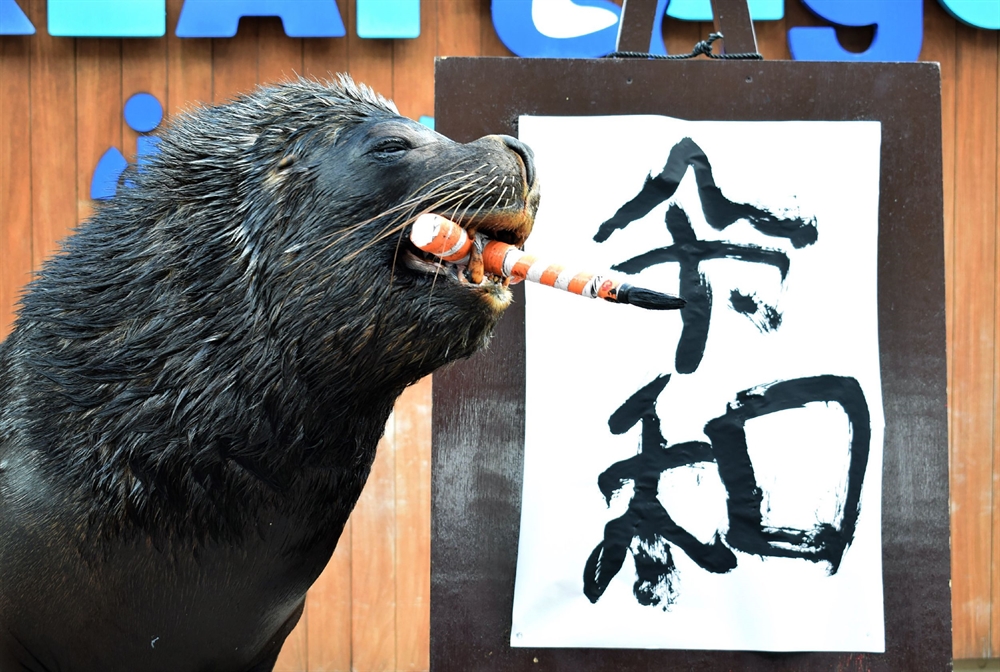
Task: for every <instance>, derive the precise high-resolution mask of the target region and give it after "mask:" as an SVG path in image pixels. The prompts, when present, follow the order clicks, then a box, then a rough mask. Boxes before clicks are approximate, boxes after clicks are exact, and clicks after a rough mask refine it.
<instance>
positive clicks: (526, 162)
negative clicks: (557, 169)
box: [497, 135, 536, 191]
mask: <svg viewBox="0 0 1000 672" xmlns="http://www.w3.org/2000/svg"><path fill="white" fill-rule="evenodd" d="M497 137H499V138H500V140H501V141H502V142H503V144H505V145H506V146H507V149H509V150H510V151H512V152H514V153H515V154H517V156H518V157H519V158H520V159H521V166H522V167H523V168H524V184H525V186H526V187H527V188H528V190H529V191H530V190H531V189H532V188H534V187H535V178H536V173H535V153H534V152H533V151H531V147H528V146H527V145H526V144H524V143H523V142H521V141H520V140H518V139H517V138H512V137H510V136H509V135H500V136H497Z"/></svg>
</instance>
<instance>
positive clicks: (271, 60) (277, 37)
mask: <svg viewBox="0 0 1000 672" xmlns="http://www.w3.org/2000/svg"><path fill="white" fill-rule="evenodd" d="M259 21H260V25H259V26H258V40H259V44H258V51H257V83H258V84H275V83H278V82H286V81H289V80H292V79H295V77H296V76H298V75H301V74H302V49H303V46H302V42H303V40H302V39H301V38H293V37H288V36H287V35H285V29H284V27H283V26H282V24H281V20H280V19H278V18H271V17H268V18H261V19H259Z"/></svg>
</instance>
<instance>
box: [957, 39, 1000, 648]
mask: <svg viewBox="0 0 1000 672" xmlns="http://www.w3.org/2000/svg"><path fill="white" fill-rule="evenodd" d="M957 30H958V33H957V35H958V49H957V60H956V67H955V80H956V81H955V96H956V110H957V117H956V122H957V127H958V129H959V132H958V134H957V136H956V139H955V152H956V164H955V192H954V199H955V203H957V204H960V209H959V210H958V212H956V217H955V220H954V231H955V242H954V251H953V254H954V268H955V269H956V274H955V277H954V298H955V300H954V307H955V309H954V318H953V319H954V326H953V341H952V342H953V354H952V366H953V372H954V373H953V379H952V382H953V389H952V404H953V406H952V420H953V422H952V426H951V432H952V441H951V448H952V451H951V468H952V488H953V489H952V493H951V495H952V512H953V518H952V521H953V528H952V543H951V551H952V576H953V581H952V604H953V613H954V618H955V621H956V622H959V623H962V624H963V626H962V627H963V631H958V630H956V631H955V633H954V637H955V642H954V647H955V656H956V657H959V658H986V657H988V656H989V655H990V653H991V647H990V619H991V605H990V594H991V593H990V574H991V571H990V562H991V552H992V543H991V539H990V535H991V531H992V515H993V501H992V491H991V486H992V474H993V445H994V417H993V412H994V379H995V367H996V362H995V342H996V334H995V331H996V319H995V312H994V311H995V310H996V290H995V287H996V282H997V267H996V244H997V235H996V228H995V227H996V206H995V202H994V200H993V199H994V198H995V196H992V195H994V194H995V193H996V179H997V176H996V151H997V149H996V144H997V142H996V141H997V103H996V85H997V84H996V82H997V36H996V33H990V32H988V31H984V30H976V29H973V28H970V27H967V26H965V25H959V26H958V27H957ZM986 194H990V195H991V196H986Z"/></svg>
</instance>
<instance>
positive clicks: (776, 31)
mask: <svg viewBox="0 0 1000 672" xmlns="http://www.w3.org/2000/svg"><path fill="white" fill-rule="evenodd" d="M753 28H754V32H755V33H756V34H757V51H759V52H760V53H761V54H762V55H763V56H764V58H765V59H766V60H768V61H787V60H789V59H791V57H792V55H791V52H789V51H788V37H787V35H788V28H787V26H786V23H785V19H782V20H781V21H754V24H753Z"/></svg>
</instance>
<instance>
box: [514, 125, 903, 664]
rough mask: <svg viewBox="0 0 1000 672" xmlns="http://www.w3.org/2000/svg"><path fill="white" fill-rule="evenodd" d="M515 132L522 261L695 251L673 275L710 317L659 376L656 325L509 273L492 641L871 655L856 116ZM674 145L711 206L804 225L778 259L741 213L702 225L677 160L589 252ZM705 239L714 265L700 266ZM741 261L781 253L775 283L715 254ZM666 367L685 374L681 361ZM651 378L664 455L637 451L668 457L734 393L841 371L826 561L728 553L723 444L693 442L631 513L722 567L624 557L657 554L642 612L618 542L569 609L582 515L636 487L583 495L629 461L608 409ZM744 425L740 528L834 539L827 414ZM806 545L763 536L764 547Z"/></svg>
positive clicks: (678, 329)
mask: <svg viewBox="0 0 1000 672" xmlns="http://www.w3.org/2000/svg"><path fill="white" fill-rule="evenodd" d="M520 137H521V139H522V140H524V141H525V142H526V143H527V144H528V145H530V146H531V147H532V148H533V150H534V151H535V154H536V159H537V168H538V172H539V175H540V179H541V181H542V201H541V208H540V210H539V213H538V218H537V221H536V226H535V231H534V232H533V233H532V235H531V238H530V239H529V241H528V244H527V246H526V249H527V250H528V251H529V252H531V253H533V254H537V255H540V256H544V257H545V258H548V259H551V260H552V261H556V262H562V263H564V264H573V265H574V266H581V267H586V268H591V269H594V270H600V269H605V268H610V267H611V266H612V265H614V264H617V263H620V262H623V261H625V260H627V259H630V258H633V257H635V256H637V255H640V254H642V253H645V252H648V251H650V250H653V249H658V248H671V246H674V247H673V248H671V249H672V250H673V252H671V254H678V255H679V254H682V253H688V254H689V255H690V254H695V256H697V254H702V257H705V256H706V255H708V253H707V252H705V251H704V249H702V251H701V252H698V250H699V249H701V248H699V247H698V246H699V245H701V246H702V247H703V248H704V247H705V245H704V242H703V241H718V242H717V244H716V245H715V247H714V248H713V249H715V250H716V251H717V256H716V257H713V258H704V259H703V260H701V261H700V263H698V264H697V270H698V271H699V272H700V273H703V274H704V275H705V282H706V283H707V284H708V285H709V286H710V287H711V294H712V306H711V310H710V320H709V329H708V335H707V340H705V345H704V353H703V356H702V358H701V360H700V362H697V365H696V366H694V367H693V370H691V371H689V372H678V370H677V360H676V357H675V355H676V350H677V347H678V342H679V339H680V338H681V334H682V322H681V314H680V313H679V312H677V311H665V312H655V311H647V310H642V309H639V308H636V307H632V306H621V305H613V304H610V303H607V302H604V301H601V300H591V299H585V298H582V297H577V296H572V295H569V294H566V293H564V292H560V291H557V290H555V289H551V288H548V287H542V286H538V285H531V284H530V283H529V286H528V287H527V290H526V291H527V297H526V302H527V305H526V310H527V314H526V329H527V334H526V341H527V392H526V396H527V399H526V402H527V411H526V412H527V417H526V420H525V424H526V427H525V431H526V437H525V459H524V496H523V502H522V515H521V530H520V542H519V548H518V562H517V578H516V585H515V591H514V612H513V621H512V634H511V645H512V646H531V647H538V646H540V647H622V648H678V649H730V650H762V651H858V652H881V651H884V623H883V608H882V569H881V534H880V530H881V471H882V444H883V433H884V417H883V412H882V396H881V381H880V375H879V357H878V323H877V296H876V288H877V278H876V253H877V233H878V219H877V216H878V183H879V149H880V138H881V129H880V125H879V124H878V123H877V122H688V121H682V120H677V119H671V118H667V117H657V116H618V117H563V118H555V117H522V118H521V120H520ZM683 138H691V139H692V140H693V141H694V143H696V145H697V146H698V147H700V148H701V150H703V151H704V155H705V157H707V159H708V161H709V162H710V164H711V169H712V173H713V176H714V180H715V184H716V185H717V186H718V188H719V189H721V193H722V196H724V197H725V199H727V200H728V201H730V202H733V203H737V204H750V205H752V206H755V207H757V208H759V209H761V210H764V211H767V212H770V213H772V214H773V215H774V216H775V217H776V218H778V219H781V218H785V219H789V220H797V221H800V222H807V223H808V222H814V224H815V231H816V233H817V236H816V239H815V242H812V243H808V242H803V240H801V239H800V240H798V243H799V244H800V247H795V245H794V244H793V242H792V241H791V240H789V239H788V238H786V237H781V236H775V235H765V233H763V232H762V231H761V230H759V229H761V228H764V225H760V226H758V228H755V227H754V226H751V224H750V223H749V221H748V220H746V219H743V220H738V221H736V222H735V223H733V224H732V225H730V226H726V227H725V228H723V229H722V230H716V229H714V228H712V227H711V226H709V224H708V223H707V221H706V216H705V214H704V213H703V212H702V202H701V199H700V198H699V190H698V187H697V185H696V181H695V175H694V171H693V170H692V169H691V168H688V169H687V170H686V172H685V173H684V174H683V179H681V181H680V184H679V187H678V188H677V190H676V193H674V194H673V196H672V197H671V198H670V199H668V200H667V201H665V202H663V203H660V204H659V205H657V206H656V207H654V208H653V209H652V211H650V212H649V214H648V215H646V216H644V217H642V218H641V219H638V220H636V221H632V222H631V223H629V224H627V225H626V226H624V227H623V228H620V229H617V230H615V231H614V232H612V233H611V234H610V235H609V236H608V237H607V239H606V240H605V241H604V242H595V240H594V236H595V234H596V233H597V232H598V230H599V227H600V225H601V224H602V222H605V221H606V220H608V219H609V218H611V217H612V216H613V215H614V214H615V213H616V211H617V210H618V209H619V208H620V207H621V206H622V205H623V204H625V203H627V202H629V201H630V199H633V197H635V196H636V195H637V194H638V193H639V191H640V189H641V188H642V187H643V185H644V183H645V181H646V180H647V178H648V177H649V176H657V175H659V174H660V172H661V171H662V170H663V169H664V166H665V163H666V161H667V157H668V155H669V154H670V152H671V149H672V148H673V147H674V146H675V145H677V143H679V142H680V141H681V140H682V139H683ZM672 205H674V206H678V207H679V208H681V209H683V211H684V212H685V213H686V215H687V216H688V217H689V218H690V231H689V233H693V237H694V239H695V240H692V241H688V246H687V248H683V249H682V247H680V246H679V245H680V243H682V242H684V241H682V240H675V239H674V236H672V235H671V233H669V232H668V230H667V228H666V226H665V224H664V219H665V215H666V213H667V210H668V208H669V207H670V206H672ZM677 212H678V211H676V210H675V211H674V215H673V216H674V222H675V225H676V224H677V222H678V221H679V220H678V219H677ZM682 229H683V226H680V228H675V233H676V232H678V231H681V230H682ZM678 235H681V234H678ZM681 237H683V236H682V235H681ZM724 244H728V245H729V247H726V248H724V249H725V250H728V257H727V254H723V253H722V252H718V250H720V249H723V248H722V247H720V246H723V245H724ZM709 247H711V246H709ZM751 247H756V248H767V249H769V250H773V251H774V253H775V254H772V256H771V257H769V259H771V261H774V260H775V259H780V257H781V255H784V256H785V257H787V261H788V267H787V275H786V276H785V278H784V279H782V277H781V270H780V269H779V267H778V265H776V264H775V263H770V262H768V263H760V262H758V261H748V260H745V259H743V258H739V255H740V254H742V253H741V252H740V250H746V249H749V248H751ZM685 250H686V252H685ZM692 250H693V251H694V252H692ZM768 254H771V253H768ZM709 256H711V255H709ZM733 257H737V258H733ZM688 263H689V268H690V260H689V262H688ZM679 275H680V264H679V263H678V262H675V261H666V262H663V263H658V264H655V265H652V266H650V267H649V268H647V269H646V270H643V271H642V272H641V273H639V274H637V275H633V276H626V277H629V278H631V280H630V281H631V282H633V283H634V284H636V285H638V286H645V287H649V288H651V289H656V290H659V291H665V292H669V293H678V290H679V287H680V280H679ZM734 290H735V291H736V292H738V294H734V293H733V292H734ZM755 303H756V305H757V306H759V307H760V308H759V309H758V310H757V311H756V312H755V313H753V314H744V313H740V312H738V311H737V310H736V309H735V308H734V306H742V307H743V308H744V310H745V311H749V310H750V309H752V308H753V307H754V305H755ZM685 310H687V309H685ZM778 314H780V322H779V321H778V319H777V318H775V317H774V316H775V315H778ZM691 333H693V332H689V333H688V335H687V336H688V340H690V335H691ZM696 340H697V339H695V341H696ZM685 361H686V362H687V363H686V364H685V366H686V367H687V368H692V366H691V362H690V358H687V360H685ZM665 374H669V375H670V380H669V381H668V382H667V383H666V384H665V386H664V387H663V390H662V392H661V393H659V394H658V396H656V406H655V414H656V417H657V418H658V419H659V422H660V425H661V426H660V431H661V433H662V437H663V438H664V439H665V442H666V445H667V446H669V447H667V448H666V449H664V448H662V447H659V446H652V447H650V445H649V444H648V443H647V444H646V446H645V448H642V450H643V451H654V449H655V450H659V451H664V450H665V451H666V452H667V453H668V454H670V455H674V456H675V457H676V455H677V453H670V451H671V450H676V449H677V448H678V445H677V444H683V443H685V442H694V443H691V444H689V445H690V446H692V447H693V448H692V449H694V448H698V449H700V450H702V451H704V450H705V446H706V444H708V443H709V437H708V436H707V435H706V433H705V426H706V423H708V422H709V421H710V420H712V419H714V418H719V417H722V416H725V414H726V412H727V408H730V406H731V405H732V404H734V403H736V402H737V394H738V393H740V392H743V391H745V390H752V389H754V388H758V390H757V391H758V392H761V391H762V389H761V388H760V386H767V385H769V384H771V383H774V382H775V381H791V380H798V379H802V378H811V377H817V376H836V377H838V378H837V380H843V379H854V380H856V381H857V384H858V385H860V389H861V391H863V395H864V402H865V403H866V405H867V410H868V412H869V413H870V428H871V440H870V444H869V454H868V459H867V464H865V465H862V466H863V470H862V472H861V475H862V476H863V486H862V487H861V489H860V503H859V504H856V505H855V509H856V510H857V511H859V513H858V516H857V524H856V529H855V532H854V534H853V539H852V540H851V541H850V544H849V545H848V546H847V547H846V550H845V551H844V552H843V553H842V554H841V555H838V559H839V565H838V566H837V567H836V571H835V572H833V563H831V562H829V561H827V560H819V561H814V560H813V559H807V558H803V557H774V556H773V555H770V554H768V553H753V552H747V551H744V550H740V548H738V547H737V546H739V545H741V544H743V545H745V543H744V542H740V543H733V540H731V539H728V538H727V534H729V533H730V527H731V521H730V514H729V511H728V509H727V497H728V496H730V495H731V493H729V492H728V491H727V486H726V485H725V484H724V479H723V478H722V477H721V476H720V466H719V465H722V464H723V463H724V464H726V465H727V469H728V468H729V467H731V466H732V467H733V468H736V467H735V466H734V465H736V461H734V458H733V457H732V454H730V453H727V456H726V457H724V458H722V457H720V456H719V452H718V448H717V447H716V449H715V451H714V452H712V453H711V454H712V455H714V457H715V460H714V461H713V460H711V459H708V460H702V461H700V462H695V463H693V464H687V465H684V466H678V467H676V468H668V469H664V470H663V472H662V473H661V474H660V476H659V480H658V485H657V490H656V501H655V502H652V503H651V502H650V501H649V498H648V497H647V498H646V499H644V500H643V501H645V502H646V508H645V509H644V510H643V512H640V513H638V514H636V515H638V516H639V518H642V517H643V516H646V518H647V519H649V517H650V516H652V517H654V518H655V517H656V516H662V514H661V513H660V512H661V511H664V512H666V513H667V514H668V515H669V516H670V518H671V519H672V520H673V521H674V523H676V525H677V526H679V528H680V529H681V530H684V531H686V532H688V533H690V534H691V535H693V537H694V538H695V539H696V540H697V542H696V545H697V544H710V543H711V542H712V541H713V539H714V538H715V535H716V534H718V535H719V541H717V542H716V547H717V548H716V550H717V551H719V553H720V554H721V555H725V554H726V553H729V554H730V555H731V556H732V559H733V563H734V564H735V567H734V568H732V569H731V570H730V571H728V572H720V571H716V572H713V571H708V570H706V569H705V568H704V567H703V566H701V565H700V564H699V563H698V562H696V561H695V560H694V559H692V557H691V556H690V555H689V554H688V553H687V552H685V550H683V549H681V548H679V547H678V545H677V544H676V543H673V542H671V543H669V544H661V545H660V546H659V547H650V546H649V545H648V544H647V545H646V547H645V551H646V552H647V555H646V559H647V560H648V559H649V557H653V559H654V560H655V559H657V558H658V559H659V561H661V562H664V561H665V560H666V556H669V559H670V561H671V562H673V563H674V571H673V572H672V573H669V577H670V581H660V582H656V581H654V582H652V583H647V584H644V590H645V591H646V593H645V594H646V597H645V601H646V602H654V604H640V602H639V600H638V599H637V597H636V595H635V594H634V592H633V587H634V584H635V583H636V579H637V576H636V564H635V560H634V555H635V553H636V552H639V553H640V555H642V550H643V548H642V545H641V544H640V543H639V542H638V541H635V540H633V542H632V543H631V548H630V552H628V553H626V554H625V559H624V563H623V564H622V566H621V568H620V570H619V571H618V572H617V574H616V575H614V578H613V579H611V580H610V582H609V583H608V584H607V587H606V589H605V590H604V592H603V593H602V594H601V595H600V597H599V598H597V599H596V602H592V601H591V600H590V599H588V597H587V596H586V595H585V594H584V572H585V567H586V566H587V562H588V558H590V557H591V554H592V552H594V551H595V548H596V547H597V546H598V544H599V543H601V542H602V539H603V538H604V534H605V525H606V524H607V523H609V522H611V521H613V520H615V519H618V518H619V517H621V516H623V515H626V514H628V512H629V510H630V508H629V507H630V501H631V500H632V497H633V496H634V495H635V494H636V492H637V488H641V487H643V486H640V485H637V480H636V478H638V476H637V477H636V478H632V479H629V478H626V479H623V480H622V482H621V483H620V485H621V487H620V488H619V489H618V490H617V492H616V493H615V494H614V496H613V497H612V498H611V500H610V504H608V503H606V501H605V497H604V495H603V494H602V492H601V489H600V488H599V486H598V477H599V476H600V475H601V474H602V473H603V472H605V471H606V470H608V469H609V468H611V467H612V465H615V464H617V463H619V462H621V461H623V460H626V459H629V458H633V457H634V456H636V455H637V453H638V452H639V451H640V447H641V446H642V445H643V444H642V442H641V437H640V434H641V426H642V424H643V423H642V422H637V423H636V424H635V425H634V426H633V427H632V428H631V429H629V430H628V431H627V432H625V433H623V434H618V435H615V434H612V433H611V431H610V429H609V418H610V417H611V416H612V414H613V413H614V412H615V411H616V409H618V408H619V407H620V406H621V405H622V404H623V403H624V402H625V401H626V400H627V399H629V398H630V396H631V395H633V394H635V393H636V392H637V390H639V389H640V388H642V387H643V386H646V385H647V384H650V383H651V382H652V381H654V380H655V379H656V378H657V377H659V376H663V375H665ZM822 380H828V379H822ZM647 419H648V416H647ZM745 434H746V446H747V451H746V454H747V456H748V458H749V461H750V464H751V465H752V468H753V472H752V474H753V476H754V478H755V479H756V484H757V486H758V487H759V489H760V502H761V505H760V510H759V516H760V518H761V526H762V528H766V529H767V530H770V531H773V530H774V529H797V530H803V531H806V533H807V535H808V534H814V532H815V530H816V529H819V528H820V527H821V526H822V525H823V524H824V523H825V524H827V525H828V526H829V528H828V529H832V530H834V531H836V530H841V529H843V526H844V523H843V521H844V520H846V518H845V516H846V515H847V514H845V508H846V509H850V508H851V505H850V502H847V501H846V499H847V497H848V495H847V492H848V490H849V489H850V488H849V487H848V484H847V481H848V469H849V466H850V464H851V457H852V453H851V441H852V438H853V437H852V432H851V430H850V425H849V423H848V419H847V414H846V412H845V410H844V409H843V408H842V406H841V405H840V404H839V403H837V402H831V403H822V402H816V403H808V404H805V406H804V407H802V408H788V409H787V410H781V411H779V412H773V413H765V414H762V415H761V416H760V417H756V418H755V419H751V420H749V421H747V422H746V425H745ZM857 434H858V429H857V428H855V431H854V433H853V436H857ZM647 438H648V437H647ZM699 447H700V448H699ZM708 449H709V450H710V451H711V450H712V447H711V446H708ZM858 454H860V449H856V450H855V453H854V455H855V456H857V455H858ZM678 461H679V462H683V460H675V462H678ZM620 466H621V465H620ZM621 468H622V469H623V470H626V471H627V469H625V467H624V466H621ZM654 473H655V472H654ZM727 473H728V472H727ZM857 478H858V477H857V476H855V480H854V481H853V482H854V484H855V486H856V485H857V483H858V482H859V481H858V480H857ZM647 485H648V482H647ZM644 492H648V488H647V490H646V491H644ZM633 505H634V503H633ZM749 508H750V509H752V508H753V507H752V506H751V507H749ZM629 520H631V521H632V522H635V521H636V520H638V518H636V517H635V516H633V517H632V518H630V519H629ZM675 531H676V530H675ZM769 539H771V541H772V542H773V537H771V538H769ZM800 541H801V540H800ZM813 542H815V543H813V547H815V546H816V544H817V543H818V542H816V540H813ZM807 546H809V544H808V543H805V542H803V543H799V544H795V543H791V544H784V545H783V544H781V543H778V542H775V543H771V544H770V545H768V546H767V548H770V549H781V548H786V549H788V548H797V549H799V550H803V549H805V548H806V547H807ZM696 548H702V549H704V548H705V547H704V546H696ZM664 549H666V550H664ZM775 552H777V553H780V550H776V551H775ZM721 555H720V557H721ZM713 557H714V556H713ZM609 562H610V560H609V559H608V557H607V556H604V563H605V564H607V563H609ZM703 562H704V561H703ZM647 564H648V563H647ZM723 564H724V563H723ZM716 569H718V568H716ZM604 571H605V572H607V568H606V567H605V568H604ZM646 571H648V566H647V567H646ZM831 572H833V573H831ZM668 584H669V585H668Z"/></svg>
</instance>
